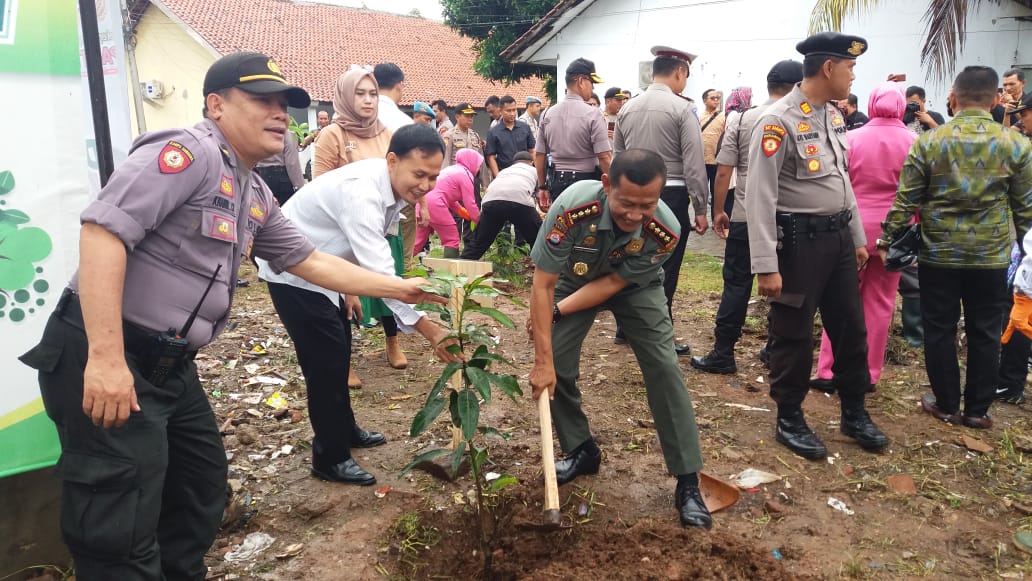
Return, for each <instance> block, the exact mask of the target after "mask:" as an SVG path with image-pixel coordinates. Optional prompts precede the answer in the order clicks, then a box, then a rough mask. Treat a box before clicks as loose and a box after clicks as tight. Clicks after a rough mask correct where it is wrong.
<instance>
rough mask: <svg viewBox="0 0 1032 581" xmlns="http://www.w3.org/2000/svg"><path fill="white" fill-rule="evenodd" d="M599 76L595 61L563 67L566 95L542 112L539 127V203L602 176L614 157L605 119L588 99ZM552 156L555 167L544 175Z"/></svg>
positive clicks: (542, 203)
mask: <svg viewBox="0 0 1032 581" xmlns="http://www.w3.org/2000/svg"><path fill="white" fill-rule="evenodd" d="M601 82H602V79H601V77H599V76H598V75H597V74H596V73H595V63H593V62H591V61H589V60H588V59H584V58H579V59H577V60H575V61H573V62H572V63H570V66H568V67H566V97H564V98H563V100H562V101H560V102H559V104H557V105H555V106H554V107H551V108H549V109H548V110H547V111H545V112H544V113H542V119H541V127H540V129H539V130H538V136H539V138H540V143H538V145H537V149H536V152H535V153H536V156H537V160H536V163H535V165H536V166H537V172H538V202H539V204H540V205H541V207H542V208H545V209H547V208H548V206H549V205H551V203H552V202H553V201H555V199H556V198H558V197H559V195H560V194H562V193H563V190H565V189H566V188H568V187H569V186H570V185H571V184H574V183H577V182H579V181H581V180H597V179H601V177H602V174H604V173H607V172H608V171H609V163H610V162H611V161H612V160H613V146H612V145H611V144H610V143H609V135H608V133H607V132H606V122H605V120H604V119H603V118H602V112H601V111H600V110H599V109H598V107H592V106H591V105H588V103H587V100H588V98H589V97H591V93H592V91H593V90H594V88H595V83H601ZM549 154H551V155H552V164H553V167H554V169H553V170H552V173H551V175H549V176H547V178H546V175H545V162H546V159H547V156H548V155H549Z"/></svg>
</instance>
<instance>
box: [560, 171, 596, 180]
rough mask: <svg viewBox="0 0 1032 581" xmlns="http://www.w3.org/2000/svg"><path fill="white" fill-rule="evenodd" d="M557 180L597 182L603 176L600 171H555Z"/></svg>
mask: <svg viewBox="0 0 1032 581" xmlns="http://www.w3.org/2000/svg"><path fill="white" fill-rule="evenodd" d="M554 175H555V179H557V180H561V181H574V182H579V181H581V180H597V179H599V178H601V177H602V176H601V175H599V172H598V171H563V170H555V174H554Z"/></svg>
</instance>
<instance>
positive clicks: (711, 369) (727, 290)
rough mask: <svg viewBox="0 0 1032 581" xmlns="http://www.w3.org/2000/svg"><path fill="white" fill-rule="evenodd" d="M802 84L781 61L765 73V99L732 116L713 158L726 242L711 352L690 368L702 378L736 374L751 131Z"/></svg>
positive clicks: (745, 302) (747, 283) (746, 279)
mask: <svg viewBox="0 0 1032 581" xmlns="http://www.w3.org/2000/svg"><path fill="white" fill-rule="evenodd" d="M802 80H803V63H801V62H799V61H792V60H785V61H781V62H779V63H777V64H776V65H774V66H773V67H772V68H771V69H770V72H769V73H767V93H768V95H769V98H768V99H767V101H766V102H765V103H763V104H762V105H760V106H759V107H753V108H751V109H748V110H747V111H745V112H743V113H742V114H741V115H739V116H737V117H732V118H731V120H730V121H729V122H728V124H727V128H726V129H725V130H724V141H723V143H722V144H721V146H720V152H719V153H717V176H716V178H715V179H714V186H713V208H714V211H715V214H714V217H713V230H714V231H715V232H716V233H717V236H719V237H721V238H723V239H725V240H727V243H726V244H725V245H724V269H723V276H724V291H723V294H722V295H721V297H720V307H718V308H717V321H716V326H715V327H714V329H713V336H714V339H715V341H714V343H713V350H712V351H710V352H709V353H708V354H706V355H703V356H701V357H692V367H694V368H696V369H698V370H700V371H705V372H707V373H736V372H737V371H738V366H737V365H736V364H735V343H736V342H737V341H738V338H739V337H741V336H742V325H744V324H745V315H746V311H747V309H748V307H749V297H750V296H751V295H752V286H753V275H752V270H751V269H750V265H749V228H748V226H747V225H746V216H745V198H746V196H747V195H748V190H747V189H746V185H747V182H748V172H749V144H750V140H751V138H752V132H753V128H755V126H756V123H757V121H759V119H760V117H761V116H763V114H764V112H765V111H766V110H767V108H768V107H770V106H771V105H773V104H774V102H775V101H777V100H778V99H780V98H782V97H784V96H785V95H787V94H788V93H790V92H791V91H792V89H793V88H795V85H796V83H798V82H800V81H802ZM732 172H738V176H737V177H738V182H737V185H736V186H735V189H734V190H732V192H733V193H734V196H735V203H734V206H733V208H734V209H733V210H732V212H731V216H730V218H729V217H728V215H727V214H725V213H724V200H725V199H726V198H727V194H728V190H729V189H730V186H731V173H732Z"/></svg>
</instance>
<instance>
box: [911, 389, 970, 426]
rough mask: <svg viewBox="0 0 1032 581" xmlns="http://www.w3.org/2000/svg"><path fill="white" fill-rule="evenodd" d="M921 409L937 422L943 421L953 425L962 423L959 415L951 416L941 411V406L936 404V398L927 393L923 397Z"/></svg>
mask: <svg viewBox="0 0 1032 581" xmlns="http://www.w3.org/2000/svg"><path fill="white" fill-rule="evenodd" d="M921 409H923V410H924V412H925V413H926V414H928V415H930V416H932V417H933V418H935V419H937V420H942V421H944V422H948V423H951V424H959V423H960V422H961V419H960V416H959V415H957V414H949V413H946V412H944V411H942V410H941V409H939V404H937V403H936V402H935V396H934V395H932V394H930V393H926V394H924V395H922V396H921Z"/></svg>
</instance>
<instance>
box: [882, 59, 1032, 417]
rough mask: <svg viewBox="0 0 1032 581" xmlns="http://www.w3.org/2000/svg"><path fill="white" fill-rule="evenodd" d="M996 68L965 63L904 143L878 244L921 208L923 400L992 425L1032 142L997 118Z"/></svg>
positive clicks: (1026, 205)
mask: <svg viewBox="0 0 1032 581" xmlns="http://www.w3.org/2000/svg"><path fill="white" fill-rule="evenodd" d="M998 82H999V77H998V76H997V74H996V71H994V70H993V69H991V68H989V67H982V66H972V67H967V68H965V69H964V70H963V71H962V72H961V73H960V74H959V75H958V76H957V79H956V81H955V82H954V85H953V90H952V92H951V93H950V106H951V108H952V110H953V111H957V114H956V116H955V117H954V118H953V120H952V121H951V122H949V123H947V124H945V125H942V126H940V127H938V128H937V129H934V130H932V131H928V132H925V133H923V134H922V135H921V136H920V137H918V139H917V141H916V142H914V145H913V146H912V147H911V148H910V153H909V154H908V155H907V160H906V162H905V163H904V165H903V172H902V174H901V175H900V184H899V189H898V191H897V192H896V200H895V202H894V203H893V206H892V209H891V210H889V213H888V215H887V216H886V217H885V222H883V223H882V237H881V239H879V240H878V243H877V245H878V248H879V252H881V253H882V258H883V259H884V257H885V253H886V249H887V248H888V245H889V242H890V241H891V240H894V239H896V238H897V237H898V236H899V235H900V234H902V232H903V230H904V229H905V228H906V227H907V225H908V224H909V222H910V221H911V218H913V217H914V214H915V213H919V214H920V220H921V246H920V249H919V251H918V264H919V266H918V269H919V270H918V274H919V278H920V279H921V318H922V323H923V325H924V331H925V365H926V367H927V371H928V380H929V381H930V382H931V385H932V392H933V393H934V396H933V395H926V396H925V397H924V398H922V402H921V404H922V407H923V408H924V410H925V411H926V412H927V413H929V414H931V415H932V416H934V417H935V418H937V419H940V420H945V421H947V422H951V423H963V424H964V425H965V426H968V427H971V428H983V429H984V428H989V427H991V426H992V420H991V419H990V418H989V414H988V412H989V405H990V404H991V403H992V401H993V396H994V386H995V383H996V374H997V370H998V368H999V364H1000V333H1001V331H1002V330H1003V317H1004V305H1005V303H1006V301H1007V265H1008V264H1009V262H1010V247H1011V244H1013V242H1014V236H1013V235H1012V234H1011V228H1010V222H1011V220H1013V223H1014V230H1015V231H1016V233H1017V239H1018V240H1020V239H1021V238H1022V237H1023V236H1024V235H1025V232H1027V231H1028V230H1029V228H1030V227H1032V145H1030V144H1029V140H1028V139H1027V138H1025V137H1024V136H1023V135H1021V133H1019V132H1017V131H1013V130H1010V129H1007V128H1005V127H1003V126H1002V125H1000V124H999V123H996V122H994V121H993V118H992V116H991V115H990V114H989V110H990V109H991V108H992V106H993V103H994V100H995V97H996V95H995V93H996V87H997V83H998ZM961 305H963V310H964V323H965V327H964V329H965V332H966V333H967V340H968V360H967V378H966V382H965V387H964V398H963V399H964V409H963V412H962V413H961V411H960V407H961V406H960V404H961V390H960V369H959V363H958V361H957V349H956V335H957V321H958V320H959V318H960V310H961V309H960V307H961Z"/></svg>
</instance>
